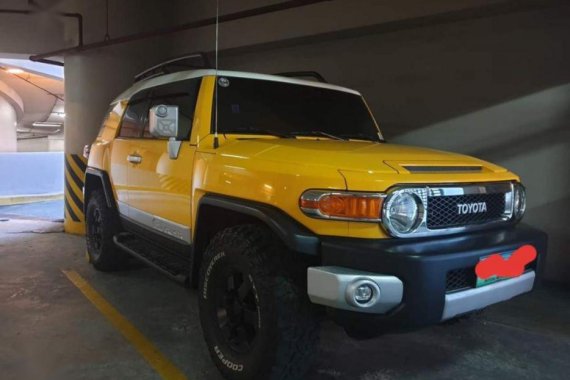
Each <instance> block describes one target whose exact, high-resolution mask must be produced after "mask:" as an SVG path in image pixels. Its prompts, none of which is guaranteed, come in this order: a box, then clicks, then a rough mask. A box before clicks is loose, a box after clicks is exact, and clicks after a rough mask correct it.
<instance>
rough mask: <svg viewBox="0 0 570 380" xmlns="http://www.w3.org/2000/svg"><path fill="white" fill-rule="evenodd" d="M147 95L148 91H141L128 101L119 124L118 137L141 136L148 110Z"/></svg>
mask: <svg viewBox="0 0 570 380" xmlns="http://www.w3.org/2000/svg"><path fill="white" fill-rule="evenodd" d="M148 94H149V91H148V90H145V91H141V92H139V93H138V94H136V95H134V96H133V97H132V98H131V100H129V104H128V105H127V109H126V110H125V114H124V115H123V121H122V122H121V130H120V131H119V137H127V138H137V137H140V136H141V133H142V130H143V125H144V124H143V123H144V120H145V118H146V115H147V114H148V109H149V108H148V105H149V99H148Z"/></svg>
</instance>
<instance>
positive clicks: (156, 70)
mask: <svg viewBox="0 0 570 380" xmlns="http://www.w3.org/2000/svg"><path fill="white" fill-rule="evenodd" d="M197 59H201V62H200V64H196V63H195V62H196V60H197ZM193 62H194V63H193ZM211 68H213V66H212V64H211V63H210V60H209V59H208V56H207V55H206V53H204V52H197V53H192V54H188V55H184V56H182V57H178V58H174V59H170V60H168V61H165V62H162V63H159V64H158V65H155V66H152V67H150V68H148V69H146V70H145V71H143V72H141V73H140V74H137V75H135V83H136V82H139V81H141V80H143V79H149V78H154V77H157V76H161V75H165V74H170V73H175V72H177V71H184V70H189V69H211Z"/></svg>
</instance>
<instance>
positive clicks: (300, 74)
mask: <svg viewBox="0 0 570 380" xmlns="http://www.w3.org/2000/svg"><path fill="white" fill-rule="evenodd" d="M274 75H278V76H281V77H289V78H313V79H316V80H317V81H318V82H322V83H327V81H326V79H325V78H324V77H323V76H322V75H321V74H319V73H317V72H316V71H289V72H286V73H278V74H274Z"/></svg>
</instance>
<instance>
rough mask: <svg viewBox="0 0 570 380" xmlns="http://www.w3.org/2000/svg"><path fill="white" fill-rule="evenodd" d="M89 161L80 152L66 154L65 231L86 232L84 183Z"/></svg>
mask: <svg viewBox="0 0 570 380" xmlns="http://www.w3.org/2000/svg"><path fill="white" fill-rule="evenodd" d="M86 168H87V161H86V159H85V158H83V157H82V156H80V155H78V154H66V155H65V218H64V224H63V226H64V228H65V232H69V233H72V234H80V235H83V234H85V215H84V214H83V183H84V178H85V169H86Z"/></svg>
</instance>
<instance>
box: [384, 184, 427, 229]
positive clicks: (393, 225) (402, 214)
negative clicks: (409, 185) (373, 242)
mask: <svg viewBox="0 0 570 380" xmlns="http://www.w3.org/2000/svg"><path fill="white" fill-rule="evenodd" d="M423 212H424V210H423V204H422V201H421V200H420V199H419V198H418V196H417V195H416V194H413V193H395V194H393V195H391V196H389V197H388V199H387V201H386V202H385V204H384V209H383V211H382V223H383V224H384V227H385V228H386V229H387V230H388V232H390V233H391V234H392V235H395V236H399V235H405V234H408V233H411V232H413V231H414V230H415V229H416V228H418V226H419V224H420V222H421V221H422V217H423Z"/></svg>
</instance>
